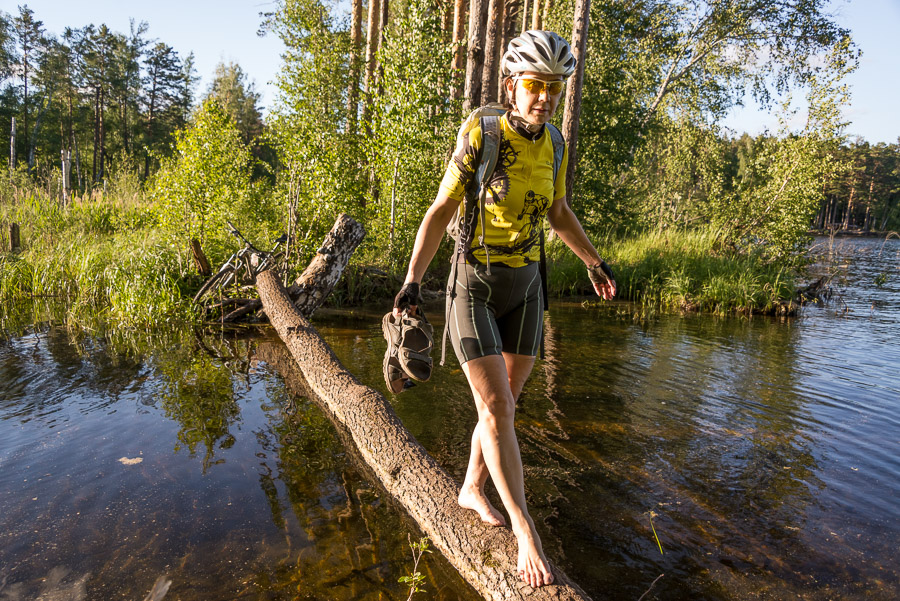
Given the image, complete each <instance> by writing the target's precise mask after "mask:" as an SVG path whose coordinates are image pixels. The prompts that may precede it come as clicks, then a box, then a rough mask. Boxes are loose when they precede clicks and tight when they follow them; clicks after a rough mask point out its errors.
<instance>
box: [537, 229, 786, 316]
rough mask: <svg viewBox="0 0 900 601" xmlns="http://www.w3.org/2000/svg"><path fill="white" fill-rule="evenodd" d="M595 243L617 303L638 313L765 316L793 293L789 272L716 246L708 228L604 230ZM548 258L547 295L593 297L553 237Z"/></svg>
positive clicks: (573, 262) (581, 267)
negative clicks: (615, 287) (633, 306)
mask: <svg viewBox="0 0 900 601" xmlns="http://www.w3.org/2000/svg"><path fill="white" fill-rule="evenodd" d="M595 244H596V245H597V248H598V251H599V252H600V255H601V256H602V257H604V259H605V260H606V261H607V263H609V264H610V265H611V266H612V269H613V271H614V273H615V276H616V283H617V285H618V288H619V291H618V298H620V299H622V300H628V301H632V302H634V303H637V304H639V305H640V306H642V307H644V308H648V309H652V310H658V311H667V310H668V311H672V310H675V311H702V312H710V313H716V314H725V313H731V312H739V313H753V312H769V311H772V310H773V309H774V308H775V307H776V306H777V305H778V304H779V303H781V302H784V301H787V300H790V299H791V298H792V296H793V295H794V276H793V274H791V273H789V272H787V271H786V270H785V269H783V268H780V267H778V266H777V265H771V264H765V263H763V262H761V261H760V260H759V259H758V258H755V257H751V256H747V255H741V254H737V253H735V252H729V251H726V250H724V249H722V248H721V247H720V245H719V236H718V235H717V232H715V231H714V230H712V229H705V230H693V231H684V230H670V231H662V232H661V231H652V232H643V233H638V234H629V235H625V236H615V235H613V234H611V233H610V234H607V235H606V236H603V237H601V238H600V239H598V240H596V241H595ZM548 257H549V258H550V267H549V274H550V275H549V279H550V291H551V293H552V294H554V295H556V296H567V295H573V294H592V293H593V292H592V288H591V285H590V281H589V280H588V277H587V272H586V270H585V269H584V265H583V264H582V263H581V261H580V260H578V259H577V258H576V257H575V256H574V255H573V254H572V253H571V252H569V251H568V250H567V249H565V247H564V245H563V244H562V243H561V242H560V241H559V239H555V240H553V241H552V242H551V243H550V245H549V250H548Z"/></svg>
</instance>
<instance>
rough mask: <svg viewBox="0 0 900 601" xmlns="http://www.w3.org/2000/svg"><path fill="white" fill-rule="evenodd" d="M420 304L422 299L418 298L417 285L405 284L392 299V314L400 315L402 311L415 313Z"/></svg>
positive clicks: (413, 283) (412, 283)
mask: <svg viewBox="0 0 900 601" xmlns="http://www.w3.org/2000/svg"><path fill="white" fill-rule="evenodd" d="M420 302H422V297H421V296H419V285H418V284H417V283H416V282H407V283H406V284H403V287H402V288H400V292H398V293H397V296H396V297H394V314H395V315H400V313H401V312H403V310H404V309H409V311H410V312H412V313H415V312H416V307H417V306H418V304H419V303H420Z"/></svg>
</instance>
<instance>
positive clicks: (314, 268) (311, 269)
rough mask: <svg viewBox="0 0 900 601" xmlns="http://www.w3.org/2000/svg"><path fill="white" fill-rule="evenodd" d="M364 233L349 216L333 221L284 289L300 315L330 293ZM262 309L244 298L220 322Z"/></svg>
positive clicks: (314, 308) (256, 302)
mask: <svg viewBox="0 0 900 601" xmlns="http://www.w3.org/2000/svg"><path fill="white" fill-rule="evenodd" d="M365 234H366V232H365V229H363V226H362V225H361V224H360V223H359V222H358V221H356V220H355V219H353V218H352V217H350V216H349V215H347V214H341V215H340V216H339V217H338V218H337V221H335V223H334V226H333V227H332V228H331V231H330V232H328V235H326V236H325V241H324V242H323V243H322V246H321V247H319V250H318V251H317V252H316V256H315V257H313V260H312V261H310V263H309V265H308V266H307V268H306V269H305V270H303V273H302V274H300V277H298V278H297V279H296V280H294V282H293V284H291V286H290V287H289V288H288V295H289V296H290V297H291V301H292V302H293V303H294V304H295V305H296V306H297V308H298V309H299V310H300V312H301V313H303V315H306V316H307V317H309V316H311V315H312V314H313V313H314V312H315V310H316V309H318V308H319V306H320V305H321V304H322V301H324V300H325V299H326V298H327V297H328V295H329V294H331V291H332V290H334V287H335V285H336V284H337V283H338V280H340V279H341V274H342V273H344V269H345V268H346V267H347V264H348V263H349V262H350V257H351V256H352V255H353V251H355V250H356V247H357V246H359V244H360V242H362V240H363V237H364V236H365ZM262 306H263V304H262V302H261V301H260V300H259V299H246V300H244V301H242V302H241V303H240V306H238V307H237V308H236V309H234V310H232V311H231V312H230V313H227V314H226V315H225V316H224V317H222V319H221V320H220V321H221V322H222V323H233V322H236V321H238V320H239V319H242V318H244V317H246V316H248V315H250V314H252V313H255V312H256V311H258V310H259V309H261V308H262Z"/></svg>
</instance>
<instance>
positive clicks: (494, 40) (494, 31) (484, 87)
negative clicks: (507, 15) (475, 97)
mask: <svg viewBox="0 0 900 601" xmlns="http://www.w3.org/2000/svg"><path fill="white" fill-rule="evenodd" d="M504 2H505V0H490V3H489V6H488V20H487V36H486V40H485V43H484V71H483V73H482V77H481V105H485V104H488V103H489V102H497V88H498V86H497V78H498V76H499V72H498V71H499V65H500V60H499V59H498V57H497V53H498V51H499V49H500V39H501V38H502V37H503V33H502V30H503V5H504Z"/></svg>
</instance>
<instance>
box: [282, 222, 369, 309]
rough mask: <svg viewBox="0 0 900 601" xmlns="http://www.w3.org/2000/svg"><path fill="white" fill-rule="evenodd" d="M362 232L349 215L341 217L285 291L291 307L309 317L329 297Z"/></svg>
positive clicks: (363, 231)
mask: <svg viewBox="0 0 900 601" xmlns="http://www.w3.org/2000/svg"><path fill="white" fill-rule="evenodd" d="M365 235H366V231H365V229H364V228H363V226H362V225H361V224H359V223H358V222H357V221H356V220H354V219H353V218H352V217H350V216H349V215H346V214H344V215H341V216H340V217H338V218H337V221H335V223H334V227H332V228H331V231H330V232H328V235H327V236H325V241H324V242H323V243H322V246H321V247H320V248H319V250H318V252H317V253H316V256H315V257H313V260H312V261H311V262H310V264H309V266H308V267H307V268H306V269H305V270H304V271H303V273H302V274H301V275H300V277H298V278H297V279H296V280H294V283H293V284H292V285H291V286H290V288H288V294H290V297H291V299H292V301H293V303H294V305H295V306H296V307H297V308H298V309H299V310H300V312H301V313H303V315H307V316H310V315H312V314H313V312H314V311H315V310H316V309H317V308H318V307H319V305H321V304H322V301H324V300H325V298H326V297H327V296H328V295H329V294H331V291H332V290H334V286H335V285H336V284H337V283H338V280H340V279H341V274H342V273H344V269H345V268H346V267H347V264H348V263H350V257H351V256H352V255H353V251H355V250H356V247H357V246H359V244H360V242H362V240H363V238H364V237H365Z"/></svg>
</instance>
